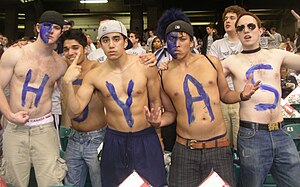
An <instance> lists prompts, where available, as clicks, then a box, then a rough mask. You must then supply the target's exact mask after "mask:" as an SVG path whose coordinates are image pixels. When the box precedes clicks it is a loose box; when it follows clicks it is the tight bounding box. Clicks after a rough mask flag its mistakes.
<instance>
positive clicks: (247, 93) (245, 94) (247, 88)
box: [241, 73, 261, 101]
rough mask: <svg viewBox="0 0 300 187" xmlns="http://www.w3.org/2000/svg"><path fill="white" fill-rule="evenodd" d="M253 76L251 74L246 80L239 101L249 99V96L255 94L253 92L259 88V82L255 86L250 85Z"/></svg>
mask: <svg viewBox="0 0 300 187" xmlns="http://www.w3.org/2000/svg"><path fill="white" fill-rule="evenodd" d="M252 78H253V74H252V73H251V74H250V76H249V78H248V79H247V82H246V85H245V87H244V90H243V91H242V93H241V94H242V95H241V100H242V101H246V100H249V99H250V98H251V96H252V95H253V94H254V93H255V91H256V90H257V89H258V88H259V84H260V82H261V81H257V82H256V83H255V84H252Z"/></svg>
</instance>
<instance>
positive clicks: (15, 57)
mask: <svg viewBox="0 0 300 187" xmlns="http://www.w3.org/2000/svg"><path fill="white" fill-rule="evenodd" d="M23 50H24V49H23V48H20V47H19V46H14V47H10V48H8V49H7V50H6V51H5V52H4V53H3V54H2V57H1V64H7V65H8V64H9V65H15V64H16V63H17V62H18V61H19V59H21V58H22V55H23Z"/></svg>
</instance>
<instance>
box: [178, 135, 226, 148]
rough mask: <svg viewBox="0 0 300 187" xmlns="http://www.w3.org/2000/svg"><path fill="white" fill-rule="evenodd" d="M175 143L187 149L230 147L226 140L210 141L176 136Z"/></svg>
mask: <svg viewBox="0 0 300 187" xmlns="http://www.w3.org/2000/svg"><path fill="white" fill-rule="evenodd" d="M176 141H177V142H178V143H180V144H181V145H184V146H186V147H188V148H189V149H208V148H214V147H227V146H229V145H230V142H229V139H228V138H219V139H216V140H211V141H203V140H193V139H186V138H183V137H180V136H179V135H177V137H176Z"/></svg>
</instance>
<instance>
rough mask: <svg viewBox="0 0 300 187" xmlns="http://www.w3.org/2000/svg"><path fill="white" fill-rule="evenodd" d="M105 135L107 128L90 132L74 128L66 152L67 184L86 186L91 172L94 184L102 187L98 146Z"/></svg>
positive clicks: (96, 186) (94, 186)
mask: <svg viewBox="0 0 300 187" xmlns="http://www.w3.org/2000/svg"><path fill="white" fill-rule="evenodd" d="M104 135H105V129H99V130H95V131H90V132H78V131H75V130H72V132H71V135H70V138H69V141H68V145H67V149H66V153H65V160H66V162H67V166H68V172H67V175H66V177H65V181H64V182H65V183H64V184H65V185H67V186H79V187H84V185H85V181H86V177H87V173H88V172H89V174H90V179H91V183H92V186H93V187H101V172H100V161H99V160H98V152H97V148H98V147H99V145H100V143H102V142H103V140H104Z"/></svg>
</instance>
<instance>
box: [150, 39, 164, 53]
mask: <svg viewBox="0 0 300 187" xmlns="http://www.w3.org/2000/svg"><path fill="white" fill-rule="evenodd" d="M162 47H163V43H162V41H161V39H160V38H159V37H158V36H156V37H154V38H153V40H152V44H151V51H152V53H155V51H157V50H158V49H160V48H162Z"/></svg>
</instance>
